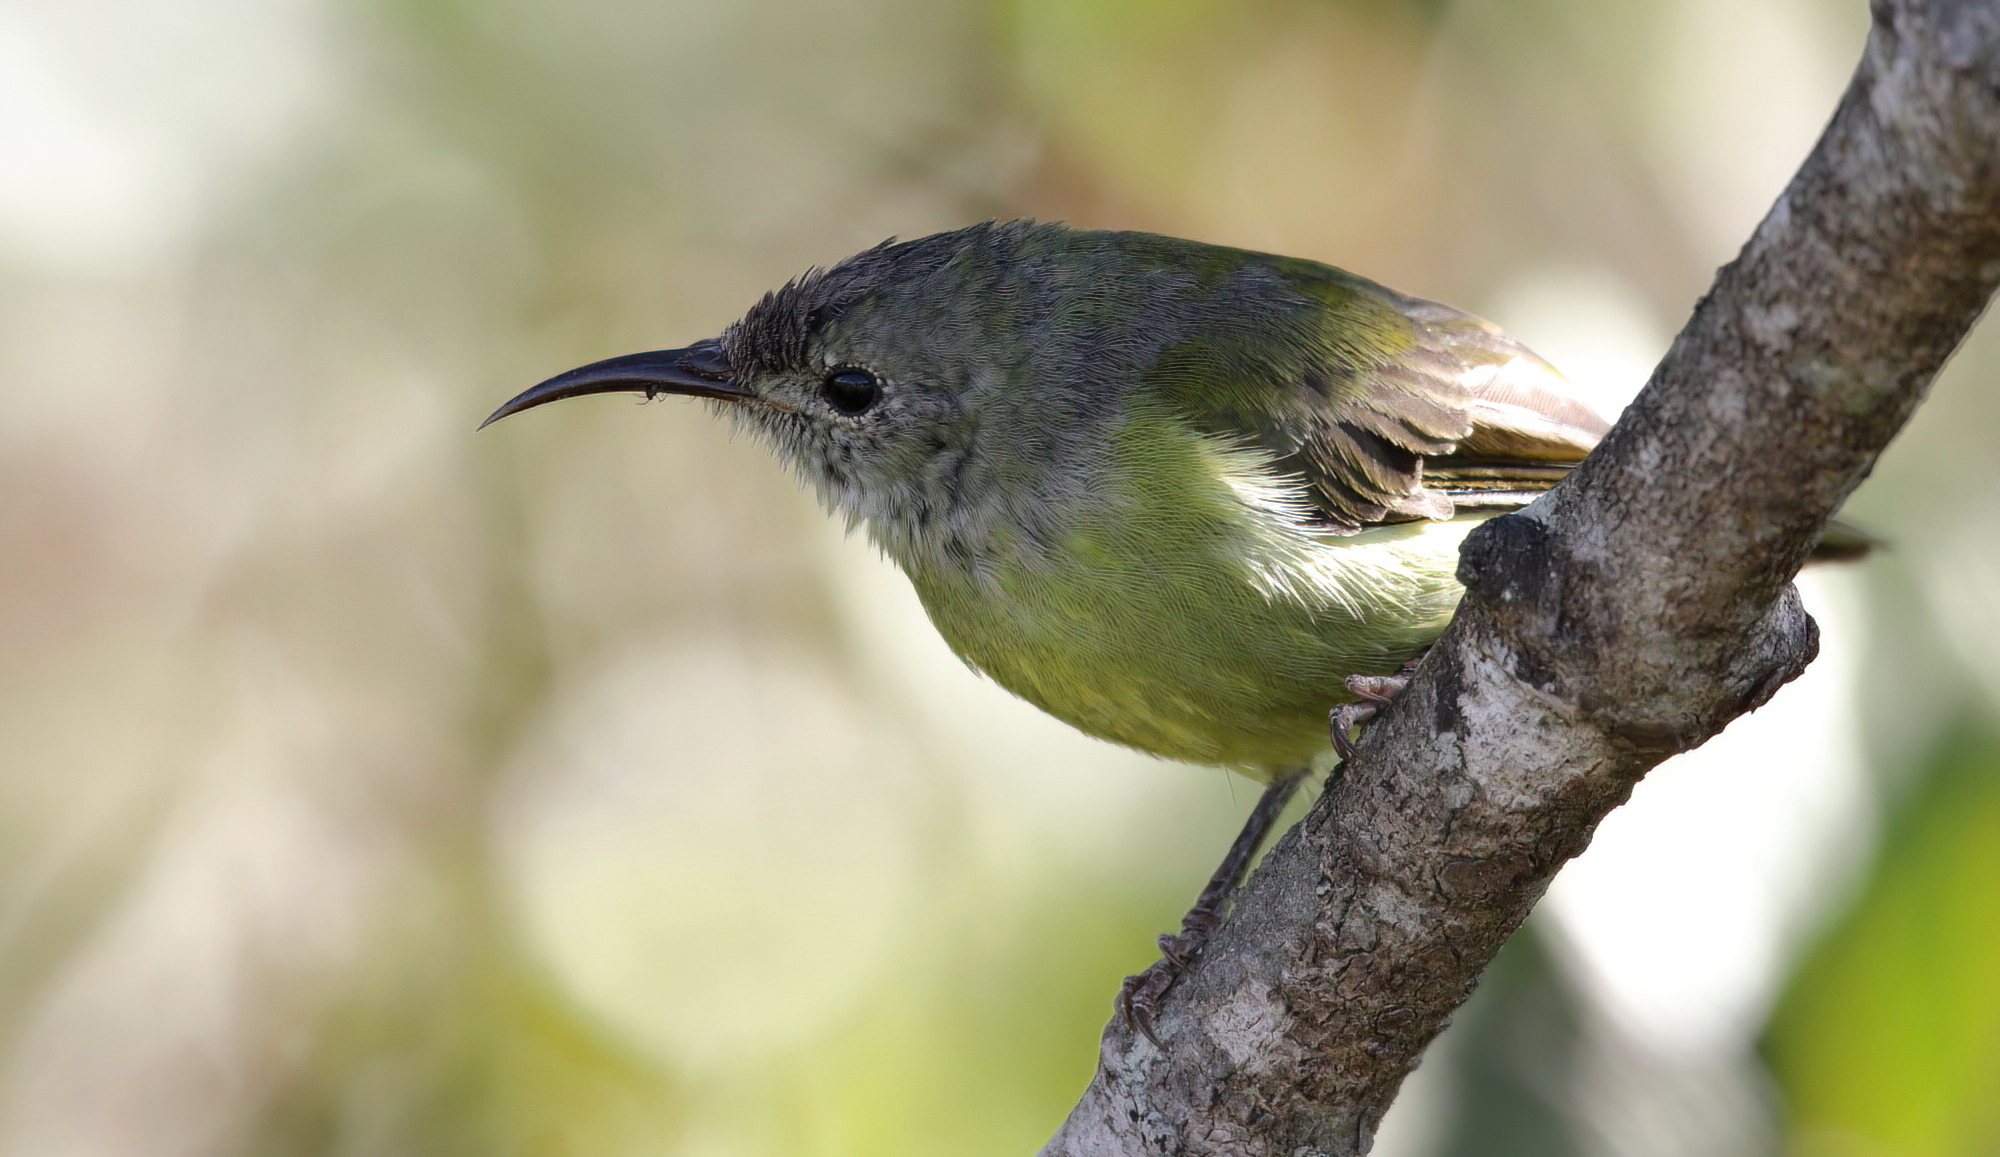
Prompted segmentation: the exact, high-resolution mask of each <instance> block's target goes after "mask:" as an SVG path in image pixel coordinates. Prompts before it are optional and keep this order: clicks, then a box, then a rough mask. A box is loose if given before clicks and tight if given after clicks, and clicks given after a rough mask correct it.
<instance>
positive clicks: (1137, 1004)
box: [1118, 894, 1222, 1048]
mask: <svg viewBox="0 0 2000 1157" xmlns="http://www.w3.org/2000/svg"><path fill="white" fill-rule="evenodd" d="M1203 899H1204V900H1205V899H1207V896H1206V895H1205V894H1204V896H1203ZM1219 899H1220V898H1218V902H1217V903H1216V904H1214V905H1212V906H1204V905H1203V904H1202V902H1201V901H1196V903H1195V906H1194V907H1193V908H1191V909H1189V910H1188V914H1187V915H1186V916H1185V917H1183V918H1182V919H1181V930H1180V931H1179V932H1170V933H1164V934H1162V935H1161V936H1160V939H1159V945H1160V958H1159V959H1158V960H1155V961H1153V963H1152V965H1151V966H1149V967H1148V968H1147V969H1146V971H1144V972H1141V973H1139V974H1138V975H1137V976H1128V977H1126V978H1125V984H1124V986H1123V987H1121V988H1120V989H1119V990H1118V1015H1119V1017H1120V1018H1121V1019H1123V1020H1124V1022H1125V1027H1126V1028H1128V1029H1132V1030H1134V1031H1136V1032H1139V1033H1142V1034H1144V1036H1145V1038H1146V1039H1147V1040H1149V1041H1152V1042H1153V1046H1154V1047H1155V1048H1159V1047H1161V1045H1160V1038H1159V1037H1158V1036H1156V1035H1154V1033H1153V1022H1154V1021H1155V1020H1156V1019H1158V1018H1159V1015H1160V1001H1161V1000H1162V999H1164V998H1165V997H1166V995H1167V990H1169V989H1171V988H1172V987H1173V986H1174V983H1175V982H1176V981H1178V980H1180V978H1181V977H1183V976H1185V975H1187V971H1188V969H1189V968H1190V967H1192V966H1193V965H1194V961H1195V957H1197V956H1199V955H1201V950H1202V949H1203V948H1205V947H1207V946H1208V937H1209V935H1210V934H1211V933H1213V932H1214V931H1215V929H1216V927H1217V926H1218V925H1220V924H1221V923H1222V912H1221V908H1222V905H1221V903H1220V902H1219Z"/></svg>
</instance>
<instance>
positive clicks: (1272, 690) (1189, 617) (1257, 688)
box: [911, 507, 1480, 776]
mask: <svg viewBox="0 0 2000 1157" xmlns="http://www.w3.org/2000/svg"><path fill="white" fill-rule="evenodd" d="M1478 521H1480V519H1479V518H1477V517H1468V518H1460V519H1456V520H1454V521H1452V522H1446V523H1417V524H1411V525H1406V526H1396V527H1385V528H1381V529H1377V530H1372V531H1368V532H1365V533H1363V534H1360V535H1356V536H1353V537H1350V538H1336V537H1331V536H1328V537H1321V538H1314V539H1303V538H1302V537H1301V536H1298V535H1296V534H1293V535H1290V536H1286V535H1272V534H1268V533H1265V531H1264V530H1263V529H1260V528H1259V527H1257V526H1255V525H1253V524H1252V523H1250V522H1248V521H1246V520H1244V519H1243V518H1242V515H1241V513H1240V508H1239V510H1238V512H1236V514H1235V517H1230V518H1222V519H1218V518H1201V517H1193V518H1191V517H1189V511H1187V509H1186V508H1185V507H1182V508H1180V509H1179V511H1178V512H1176V513H1175V514H1173V515H1171V516H1165V517H1161V518H1159V519H1152V520H1149V519H1147V518H1144V517H1137V518H1127V519H1120V520H1115V521H1113V520H1107V521H1105V522H1103V523H1101V524H1099V525H1096V526H1086V527H1084V528H1082V529H1080V530H1078V531H1077V532H1076V533H1075V535H1074V536H1073V537H1072V539H1071V540H1070V541H1068V542H1067V543H1065V544H1064V546H1063V548H1062V549H1059V550H1054V551H1049V552H1045V556H1044V557H1042V558H1040V559H1038V560H1036V561H1034V562H1032V563H1021V564H1017V565H1014V566H1011V567H1009V568H1006V569H1004V570H1003V571H1002V572H1001V573H1000V574H998V575H997V576H990V577H989V578H987V579H986V580H984V581H981V580H975V579H973V578H971V577H968V576H961V575H952V576H940V575H921V574H916V573H912V575H911V577H912V580H913V581H914V582H915V584H916V587H917V591H918V594H919V595H920V596H921V597H922V599H923V602H924V606H925V608H926V609H927V610H928V611H929V612H930V616H931V621H932V622H933V623H934V624H936V626H937V628H938V631H939V632H940V633H941V634H942V635H943V636H944V638H945V640H946V641H947V642H948V643H950V644H951V646H952V648H953V649H954V650H955V651H957V652H958V654H959V655H960V656H961V657H962V658H964V659H965V661H966V662H967V663H969V664H971V665H972V666H973V667H975V668H977V669H979V670H981V671H984V672H985V673H986V674H988V675H990V676H991V677H992V678H993V679H994V680H995V681H996V682H998V683H999V684H1000V685H1001V686H1003V687H1006V688H1007V689H1008V690H1010V691H1012V692H1014V693H1015V694H1017V695H1019V696H1021V697H1022V698H1024V699H1027V700H1028V701H1029V702H1031V703H1034V704H1035V705H1037V706H1039V707H1041V708H1042V709H1043V710H1045V711H1047V712H1049V713H1050V714H1051V715H1054V716H1056V717H1057V718H1059V719H1062V720H1064V721H1065V722H1068V723H1070V724H1072V725H1074V726H1076V727H1078V728H1080V729H1082V730H1083V731H1085V732H1088V733H1089V734H1091V735H1095V736H1098V737H1100V738H1103V739H1108V740H1111V741H1112V742H1114V743H1122V744H1125V745H1127V746H1130V747H1135V748H1138V749H1139V750H1141V751H1146V752H1150V753H1152V754H1154V755H1158V756H1162V757H1164V758H1167V759H1176V760H1184V761H1187V762H1191V763H1204V764H1220V765H1224V766H1228V767H1233V768H1236V769H1238V770H1242V771H1245V772H1247V773H1250V774H1252V775H1258V776H1263V775H1267V774H1269V773H1270V772H1271V771H1273V770H1276V769H1281V768H1289V767H1300V766H1306V765H1308V764H1309V763H1311V762H1312V761H1313V760H1314V758H1315V757H1316V756H1318V755H1319V754H1320V753H1322V752H1323V751H1324V750H1325V749H1326V748H1327V747H1328V746H1329V744H1328V736H1327V712H1328V710H1329V709H1330V708H1332V707H1333V706H1334V705H1336V704H1338V703H1340V702H1343V701H1346V700H1348V699H1351V698H1352V696H1350V695H1349V694H1348V693H1347V691H1346V688H1345V687H1344V685H1343V680H1344V679H1345V677H1346V676H1348V675H1352V674H1376V673H1390V672H1394V671H1395V670H1396V669H1397V668H1398V667H1399V666H1400V665H1401V664H1403V663H1404V662H1406V661H1408V660H1409V659H1410V658H1412V657H1413V656H1415V655H1416V654H1418V653H1419V652H1420V651H1421V650H1422V649H1423V648H1424V647H1425V646H1426V645H1428V644H1429V643H1430V641H1431V640H1432V639H1434V638H1435V637H1436V636H1437V634H1438V632H1439V631H1441V630H1442V629H1443V628H1444V624H1445V622H1446V621H1447V620H1448V619H1449V618H1450V616H1451V612H1452V609H1453V607H1454V606H1456V604H1457V602H1458V598H1459V593H1460V588H1459V586H1458V584H1457V582H1456V581H1455V580H1454V579H1453V578H1452V574H1453V571H1454V569H1455V567H1456V565H1457V558H1458V547H1459V543H1460V542H1461V540H1462V539H1463V538H1464V537H1465V534H1466V532H1467V531H1469V530H1470V529H1471V528H1472V526H1474V525H1476V524H1477V522H1478Z"/></svg>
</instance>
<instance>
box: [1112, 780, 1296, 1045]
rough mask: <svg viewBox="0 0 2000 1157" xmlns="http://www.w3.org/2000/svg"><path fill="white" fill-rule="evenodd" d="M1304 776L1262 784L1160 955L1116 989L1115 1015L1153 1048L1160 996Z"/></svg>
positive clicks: (1204, 936) (1217, 919)
mask: <svg viewBox="0 0 2000 1157" xmlns="http://www.w3.org/2000/svg"><path fill="white" fill-rule="evenodd" d="M1305 777H1306V772H1305V770H1304V769H1303V768H1295V769H1290V770H1287V771H1285V772H1284V773H1282V774H1280V775H1278V776H1276V777H1275V778H1273V779H1272V780H1271V782H1270V783H1268V784H1266V785H1265V787H1264V794H1263V795H1262V796H1261V797H1260V798H1259V799H1258V800H1257V806H1256V807H1254V808H1252V809H1251V810H1250V816H1249V818H1248V819H1246V820H1244V822H1243V830H1242V831H1240V832H1238V833H1237V834H1236V840H1235V842H1234V843H1232V844H1230V845H1229V854H1228V855H1226V856H1224V857H1223V858H1222V864H1221V865H1220V866H1219V867H1217V868H1216V869H1215V874H1214V875H1212V876H1210V877H1209V878H1208V884H1207V886H1206V887H1204V888H1202V890H1201V895H1200V896H1199V897H1197V898H1196V899H1195V902H1194V907H1192V908H1189V909H1188V911H1187V915H1185V916H1183V917H1181V930H1180V931H1179V932H1170V933H1167V934H1165V935H1163V936H1161V937H1160V940H1159V944H1160V958H1159V959H1158V960H1155V961H1154V962H1153V964H1152V966H1151V967H1149V968H1147V969H1146V971H1144V972H1141V973H1139V974H1138V975H1137V976H1128V977H1126V978H1125V984H1124V986H1123V987H1122V988H1120V989H1119V990H1118V1015H1119V1018H1120V1019H1122V1020H1123V1021H1124V1022H1125V1027H1126V1028H1128V1029H1131V1030H1133V1031H1136V1032H1139V1033H1142V1034H1144V1036H1145V1038H1146V1039H1147V1040H1149V1041H1152V1042H1153V1045H1154V1047H1156V1048H1157V1047H1159V1045H1160V1038H1159V1037H1158V1036H1156V1035H1155V1034H1154V1032H1153V1022H1154V1021H1155V1020H1157V1019H1158V1018H1159V1015H1160V1002H1161V1000H1163V999H1164V998H1165V997H1166V995H1167V991H1168V990H1169V989H1171V988H1173V986H1174V983H1175V982H1176V981H1178V980H1179V979H1180V978H1181V977H1182V976H1184V975H1186V974H1187V972H1188V970H1189V969H1190V968H1192V967H1193V966H1194V962H1195V959H1196V958H1197V957H1199V956H1200V955H1201V952H1202V949H1204V948H1206V947H1207V946H1208V938H1209V936H1210V935H1211V934H1212V933H1214V931H1215V930H1216V929H1217V928H1219V927H1221V926H1222V906H1223V905H1224V904H1226V903H1228V902H1229V896H1230V894H1231V893H1232V892H1234V891H1235V890H1236V886H1237V885H1238V884H1239V883H1241V882H1242V880H1243V876H1244V873H1246V872H1248V871H1249V869H1250V858H1251V857H1252V856H1253V855H1255V854H1256V851H1257V846H1258V845H1259V844H1261V843H1263V842H1264V837H1265V836H1266V835H1267V834H1269V833H1270V831H1271V828H1272V826H1273V825H1275V824H1276V823H1277V821H1278V816H1279V815H1280V814H1282V813H1283V812H1284V810H1285V804H1286V803H1287V802H1289V801H1290V800H1291V798H1292V793H1293V792H1296V791H1297V790H1298V789H1299V784H1300V783H1302V782H1304V780H1305Z"/></svg>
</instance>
